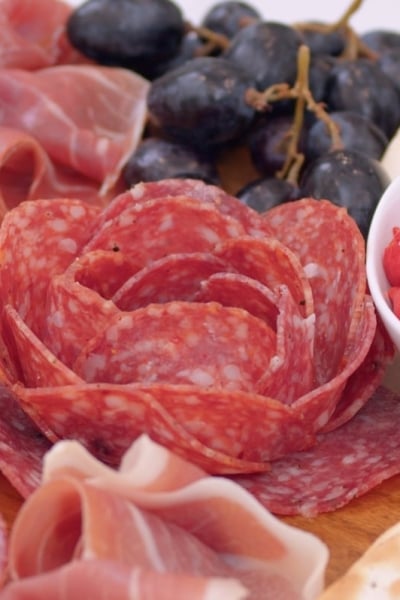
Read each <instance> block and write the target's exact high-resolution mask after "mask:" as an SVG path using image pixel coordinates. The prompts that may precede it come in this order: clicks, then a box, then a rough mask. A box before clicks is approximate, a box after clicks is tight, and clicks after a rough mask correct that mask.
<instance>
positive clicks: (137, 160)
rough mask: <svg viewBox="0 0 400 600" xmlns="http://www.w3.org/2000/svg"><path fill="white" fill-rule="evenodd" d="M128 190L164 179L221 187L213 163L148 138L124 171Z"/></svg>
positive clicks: (189, 152) (184, 150) (179, 146)
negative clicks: (199, 182) (194, 180)
mask: <svg viewBox="0 0 400 600" xmlns="http://www.w3.org/2000/svg"><path fill="white" fill-rule="evenodd" d="M123 177H124V181H125V183H126V185H127V186H128V187H130V186H132V185H134V184H135V183H139V182H141V181H159V180H161V179H171V178H180V179H201V180H203V181H205V182H206V183H210V184H214V185H218V184H219V179H218V174H217V170H216V167H215V165H214V164H213V162H212V161H211V160H209V159H207V158H205V157H203V156H201V155H200V154H198V153H196V152H195V151H194V150H193V149H192V148H188V147H187V146H183V145H182V144H177V143H175V142H170V141H168V140H163V139H161V138H152V137H150V138H146V139H145V140H143V141H142V142H141V143H140V144H139V146H138V148H137V149H136V151H135V152H134V153H133V154H132V155H131V157H130V158H129V160H128V162H127V164H126V165H125V168H124V171H123Z"/></svg>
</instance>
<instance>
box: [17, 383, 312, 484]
mask: <svg viewBox="0 0 400 600" xmlns="http://www.w3.org/2000/svg"><path fill="white" fill-rule="evenodd" d="M15 390H16V391H17V393H18V396H19V398H20V399H21V402H22V405H23V407H24V409H25V410H26V411H27V412H28V413H29V415H30V416H31V417H32V418H33V419H34V421H35V422H36V423H38V424H40V427H43V428H45V429H48V430H51V431H52V432H53V439H54V440H55V439H57V438H66V439H71V438H72V439H77V440H78V441H80V442H82V444H84V445H85V446H86V447H87V448H88V449H89V450H90V451H91V452H93V454H95V456H97V457H98V458H100V459H101V460H104V461H105V462H106V463H108V464H111V465H114V466H115V465H117V464H119V461H120V459H121V456H122V453H123V452H124V451H125V450H126V449H127V448H128V447H129V445H130V444H131V443H132V441H133V440H134V439H136V438H137V437H138V436H139V435H140V433H143V432H145V433H148V434H149V435H150V436H151V437H152V438H153V439H154V440H155V441H158V442H159V443H161V444H164V445H165V446H166V447H168V448H170V449H171V450H174V451H176V452H177V453H178V454H179V455H181V456H182V455H183V456H185V457H187V458H190V460H192V461H193V462H195V463H196V464H198V465H200V466H202V467H204V468H205V469H206V470H207V471H208V472H211V473H219V474H226V473H243V472H244V473H252V472H256V471H265V470H267V469H269V460H270V459H275V458H277V457H281V456H285V455H286V454H287V453H288V452H290V451H291V450H292V449H294V448H297V449H304V448H308V447H310V446H312V445H313V443H314V442H315V437H314V436H313V435H312V434H311V433H309V432H307V430H306V429H305V428H304V426H303V422H302V420H301V419H299V418H298V417H297V416H295V415H294V414H293V412H292V411H291V410H290V407H287V406H285V405H283V404H281V403H280V402H277V401H276V400H273V399H271V398H266V397H264V396H259V395H256V394H248V393H244V392H238V391H237V392H235V391H227V390H216V389H204V388H201V387H199V386H188V385H170V384H156V383H155V384H131V385H118V384H101V383H97V384H84V385H83V384H81V385H73V386H64V387H59V388H57V394H54V391H52V390H51V389H49V388H36V389H28V388H19V387H18V386H15ZM227 414H229V415H230V419H229V421H227Z"/></svg>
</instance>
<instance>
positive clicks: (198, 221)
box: [0, 180, 392, 493]
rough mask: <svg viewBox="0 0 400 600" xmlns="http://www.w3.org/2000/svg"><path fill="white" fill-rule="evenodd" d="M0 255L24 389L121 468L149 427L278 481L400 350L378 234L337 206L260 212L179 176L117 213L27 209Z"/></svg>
mask: <svg viewBox="0 0 400 600" xmlns="http://www.w3.org/2000/svg"><path fill="white" fill-rule="evenodd" d="M0 249H1V253H2V262H1V266H0V290H1V304H2V339H3V344H4V348H3V359H2V364H3V380H4V382H5V384H6V385H7V388H8V389H9V390H11V392H9V393H11V394H12V395H13V398H14V400H15V399H16V401H17V403H18V406H19V407H22V409H23V411H24V414H26V415H29V417H30V418H31V419H32V420H33V421H34V423H36V426H37V427H38V428H39V430H40V431H41V432H42V434H43V435H44V436H45V438H47V439H48V440H49V441H50V442H55V441H57V440H59V439H63V438H74V439H76V440H79V441H80V442H82V443H83V444H84V445H85V446H86V447H87V448H88V449H89V450H90V451H91V452H92V453H93V454H95V455H96V456H97V457H98V458H100V459H101V460H103V461H104V462H106V463H108V464H109V465H113V466H116V465H118V464H119V461H120V459H121V456H122V455H123V453H124V452H125V451H126V449H127V448H128V447H129V446H130V444H131V443H132V441H133V440H135V439H136V438H137V437H138V436H139V435H140V434H142V433H147V434H149V435H150V436H151V437H152V438H153V439H154V440H155V441H157V442H159V443H161V444H163V445H165V446H166V447H168V448H170V449H171V450H174V451H176V452H177V453H178V454H180V455H181V456H183V457H186V458H188V459H189V460H190V461H191V462H194V463H196V464H197V465H199V466H201V467H202V468H204V469H206V470H207V471H208V472H210V473H217V474H231V475H232V474H248V473H252V474H254V473H257V472H260V473H263V472H267V471H268V470H269V469H270V467H271V462H274V461H277V460H278V459H281V458H282V457H285V456H288V455H291V454H292V453H293V452H297V451H302V450H305V449H309V448H313V447H314V446H315V445H316V443H317V434H319V433H320V432H322V431H325V432H326V431H330V430H334V429H336V428H337V427H339V426H340V425H342V424H343V423H345V422H347V421H348V420H349V419H351V418H352V417H353V416H354V415H355V414H356V413H357V412H358V411H359V410H360V409H361V408H362V406H363V405H364V404H365V403H366V401H367V400H368V399H369V397H370V396H371V395H372V393H373V392H374V390H375V389H376V388H377V386H378V385H379V382H380V380H381V378H382V373H383V371H384V368H385V365H386V363H387V361H388V360H389V358H390V357H391V355H392V347H391V345H390V342H389V341H388V339H387V337H386V336H385V335H384V334H383V333H382V331H381V328H380V327H378V328H377V323H376V317H375V311H374V307H373V305H372V302H371V300H370V298H369V296H368V295H367V294H366V282H365V269H364V241H363V238H362V236H361V234H360V232H359V230H358V228H357V226H356V225H355V223H354V222H353V220H352V219H351V218H350V217H349V216H348V215H347V213H346V211H345V210H344V209H341V208H338V207H336V206H334V205H333V204H331V203H330V202H325V201H316V200H311V199H305V200H301V201H298V202H295V203H290V204H287V205H282V206H280V207H278V208H276V209H274V210H272V211H270V213H268V214H267V216H265V217H261V216H260V215H258V214H257V213H255V212H253V211H252V210H251V209H248V208H247V207H245V206H244V205H242V204H241V203H240V202H239V201H237V200H236V199H235V198H232V197H231V196H229V195H227V194H226V193H225V192H223V191H222V190H219V189H218V188H216V187H213V186H207V185H206V184H204V183H202V182H198V181H193V180H183V181H182V180H175V181H173V180H167V181H162V182H158V183H147V184H139V185H137V186H136V187H134V188H133V189H132V190H130V191H127V192H126V193H123V194H122V195H120V196H118V197H116V198H115V199H114V200H113V201H112V202H111V204H110V205H109V206H108V207H107V208H105V209H104V210H101V209H100V208H98V207H93V206H88V205H86V204H84V203H83V202H80V201H78V200H68V199H59V200H51V201H46V200H43V201H40V200H39V201H35V202H25V203H22V204H21V205H20V206H18V207H17V208H15V209H14V210H13V211H11V212H10V213H8V214H7V215H6V217H5V219H4V221H3V224H2V227H1V232H0ZM15 410H16V409H15ZM30 427H32V424H31V423H30V424H29V427H28V425H26V428H24V427H23V428H21V427H20V430H21V429H23V430H24V431H30V429H29V428H30ZM35 443H36V448H37V452H38V456H40V451H41V450H40V449H41V448H42V445H40V444H42V439H41V438H40V444H39V442H37V440H36V442H35ZM20 487H21V488H23V486H21V485H20ZM23 491H24V492H25V493H26V491H27V490H26V486H25V489H23Z"/></svg>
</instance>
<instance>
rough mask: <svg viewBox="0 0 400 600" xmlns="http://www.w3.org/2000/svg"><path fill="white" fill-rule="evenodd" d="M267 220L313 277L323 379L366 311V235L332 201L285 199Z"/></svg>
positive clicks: (339, 359) (334, 369) (318, 360)
mask: <svg viewBox="0 0 400 600" xmlns="http://www.w3.org/2000/svg"><path fill="white" fill-rule="evenodd" d="M317 208H318V210H317ZM265 219H266V221H267V223H268V225H269V227H270V228H271V230H272V232H273V235H274V236H275V237H276V238H277V239H278V240H280V241H281V242H282V243H283V244H284V245H286V246H287V247H288V248H290V249H291V250H292V251H293V252H294V254H295V255H296V256H297V257H298V259H299V260H300V262H301V264H302V266H303V268H304V269H305V272H306V274H307V277H308V279H309V282H310V285H311V288H312V295H313V299H314V308H315V314H316V337H315V366H316V377H317V382H318V383H319V384H323V383H325V382H326V381H328V380H329V379H331V378H332V377H334V376H335V375H336V374H337V373H338V371H339V370H340V369H341V368H342V364H343V363H345V361H346V354H345V350H346V346H347V345H348V340H350V341H351V339H352V338H353V336H354V335H355V333H356V332H357V328H358V322H359V320H360V318H361V316H362V309H363V300H364V296H365V292H366V279H365V248H364V239H363V237H362V235H361V233H360V231H359V229H358V227H357V225H356V223H355V222H354V221H353V220H352V219H349V218H348V215H347V211H346V210H345V209H343V208H338V207H337V206H335V205H334V204H332V203H330V202H328V201H321V200H312V199H304V200H301V201H299V202H296V203H294V204H293V203H287V204H282V205H280V206H278V207H275V208H273V209H272V210H271V211H268V212H267V213H266V214H265ZM338 231H340V232H341V234H340V235H338Z"/></svg>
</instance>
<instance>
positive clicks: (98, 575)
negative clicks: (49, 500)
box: [1, 560, 248, 600]
mask: <svg viewBox="0 0 400 600" xmlns="http://www.w3.org/2000/svg"><path fill="white" fill-rule="evenodd" d="M139 597H140V600H154V599H155V598H157V600H187V599H188V598H190V599H191V600H204V599H206V600H245V599H246V598H248V593H247V591H246V589H245V588H244V587H243V585H241V583H240V582H239V581H237V580H236V579H228V578H222V577H195V576H190V575H175V574H170V573H154V571H150V570H146V569H142V568H138V567H134V568H130V567H127V566H126V565H122V564H119V563H115V562H113V561H105V560H88V561H84V562H83V561H73V562H71V563H69V564H67V565H65V566H64V567H62V568H60V569H58V570H57V571H52V572H48V573H44V574H42V575H38V576H36V577H31V578H29V579H24V580H21V581H18V582H15V583H12V584H10V585H9V586H8V587H7V588H6V589H5V590H4V592H3V593H2V595H1V598H2V600H43V598H51V599H52V600H68V599H71V600H74V599H75V598H86V599H87V600H89V599H92V598H93V599H94V598H96V599H100V598H101V599H104V600H107V599H111V598H112V600H136V599H137V598H139Z"/></svg>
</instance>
